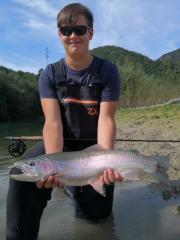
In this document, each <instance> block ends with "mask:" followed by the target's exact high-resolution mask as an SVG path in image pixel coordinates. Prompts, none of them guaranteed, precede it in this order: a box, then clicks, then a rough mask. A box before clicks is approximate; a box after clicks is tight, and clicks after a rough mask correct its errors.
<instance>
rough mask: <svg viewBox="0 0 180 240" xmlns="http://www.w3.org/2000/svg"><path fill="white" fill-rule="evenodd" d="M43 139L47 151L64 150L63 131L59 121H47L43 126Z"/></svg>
mask: <svg viewBox="0 0 180 240" xmlns="http://www.w3.org/2000/svg"><path fill="white" fill-rule="evenodd" d="M43 140H44V146H45V152H46V153H54V152H62V151H63V144H64V140H63V133H62V129H60V126H59V124H58V123H54V124H53V123H45V124H44V128H43Z"/></svg>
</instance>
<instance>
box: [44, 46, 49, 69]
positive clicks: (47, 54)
mask: <svg viewBox="0 0 180 240" xmlns="http://www.w3.org/2000/svg"><path fill="white" fill-rule="evenodd" d="M45 58H46V66H47V65H48V63H49V49H48V47H46V49H45Z"/></svg>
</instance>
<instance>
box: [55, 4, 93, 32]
mask: <svg viewBox="0 0 180 240" xmlns="http://www.w3.org/2000/svg"><path fill="white" fill-rule="evenodd" d="M80 15H83V16H84V17H85V18H86V20H87V25H88V26H89V27H91V28H93V15H92V13H91V11H90V10H89V9H88V8H87V7H85V6H84V5H82V4H80V3H71V4H68V5H66V6H65V7H64V8H63V9H62V10H61V11H60V12H59V13H58V15H57V27H58V28H59V27H61V26H62V24H66V25H74V24H75V23H76V22H77V20H78V18H79V16H80Z"/></svg>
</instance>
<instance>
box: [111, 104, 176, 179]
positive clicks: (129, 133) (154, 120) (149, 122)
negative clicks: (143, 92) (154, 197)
mask: <svg viewBox="0 0 180 240" xmlns="http://www.w3.org/2000/svg"><path fill="white" fill-rule="evenodd" d="M116 123H117V138H121V139H147V140H152V139H153V140H159V139H161V140H180V104H168V105H164V106H154V107H153V108H148V107H147V108H134V109H119V111H118V112H117V114H116ZM116 147H120V148H123V149H137V150H138V151H139V152H140V153H142V154H145V155H156V154H158V155H165V156H167V157H168V158H169V159H170V169H169V171H168V174H169V176H170V179H172V180H176V179H180V142H179V143H171V142H164V143H163V142H159V143H157V142H156V143H151V142H150V143H148V142H117V143H116Z"/></svg>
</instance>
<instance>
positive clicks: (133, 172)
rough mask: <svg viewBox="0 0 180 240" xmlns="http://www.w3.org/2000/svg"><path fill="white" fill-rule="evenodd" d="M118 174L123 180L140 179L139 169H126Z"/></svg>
mask: <svg viewBox="0 0 180 240" xmlns="http://www.w3.org/2000/svg"><path fill="white" fill-rule="evenodd" d="M120 174H121V176H122V177H123V179H124V180H125V181H126V180H131V181H137V180H139V179H140V171H139V169H130V170H126V171H123V172H121V173H120Z"/></svg>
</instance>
